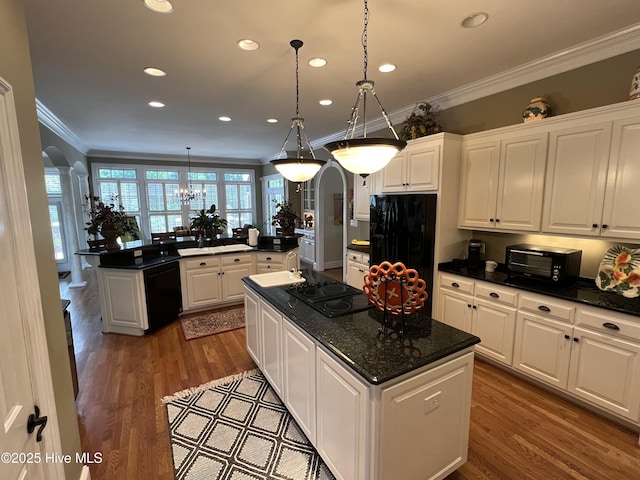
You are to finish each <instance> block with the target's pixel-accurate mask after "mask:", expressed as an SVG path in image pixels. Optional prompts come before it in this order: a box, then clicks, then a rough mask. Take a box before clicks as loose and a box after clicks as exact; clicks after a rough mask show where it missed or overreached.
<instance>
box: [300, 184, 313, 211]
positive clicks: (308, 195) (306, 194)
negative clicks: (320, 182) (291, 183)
mask: <svg viewBox="0 0 640 480" xmlns="http://www.w3.org/2000/svg"><path fill="white" fill-rule="evenodd" d="M315 209H316V179H315V177H313V178H312V179H311V180H307V181H306V182H304V183H303V184H302V211H303V212H313V211H314V210H315Z"/></svg>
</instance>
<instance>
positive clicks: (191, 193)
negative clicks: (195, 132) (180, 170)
mask: <svg viewBox="0 0 640 480" xmlns="http://www.w3.org/2000/svg"><path fill="white" fill-rule="evenodd" d="M185 148H186V149H187V161H188V163H189V173H187V188H181V189H180V190H176V193H175V194H176V197H178V199H179V200H180V203H182V205H188V204H191V202H193V201H196V200H198V201H199V200H204V198H205V196H206V195H207V191H206V190H205V189H204V188H203V189H202V191H200V190H199V189H197V188H195V187H194V186H193V184H192V183H191V153H190V151H191V147H185Z"/></svg>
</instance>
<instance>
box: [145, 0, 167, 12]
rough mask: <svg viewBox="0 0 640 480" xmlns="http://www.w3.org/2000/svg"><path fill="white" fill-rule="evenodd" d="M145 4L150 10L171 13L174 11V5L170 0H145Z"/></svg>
mask: <svg viewBox="0 0 640 480" xmlns="http://www.w3.org/2000/svg"><path fill="white" fill-rule="evenodd" d="M142 3H144V6H145V7H147V8H148V9H149V10H153V11H154V12H158V13H171V12H173V5H171V2H169V0H143V1H142Z"/></svg>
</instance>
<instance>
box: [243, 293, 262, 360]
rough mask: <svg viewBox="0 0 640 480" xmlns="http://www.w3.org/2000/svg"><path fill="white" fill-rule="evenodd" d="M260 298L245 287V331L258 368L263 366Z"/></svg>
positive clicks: (249, 348)
mask: <svg viewBox="0 0 640 480" xmlns="http://www.w3.org/2000/svg"><path fill="white" fill-rule="evenodd" d="M259 308H260V298H259V297H258V295H257V294H256V293H255V292H254V291H253V290H251V289H250V288H249V287H247V286H246V285H245V287H244V329H245V335H246V338H247V350H248V351H249V355H251V358H253V361H254V362H256V365H257V366H258V367H261V366H262V355H261V350H260V344H261V341H260V331H259V325H260V322H259V318H260V313H259Z"/></svg>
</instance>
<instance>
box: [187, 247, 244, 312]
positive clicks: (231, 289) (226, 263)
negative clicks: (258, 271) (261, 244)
mask: <svg viewBox="0 0 640 480" xmlns="http://www.w3.org/2000/svg"><path fill="white" fill-rule="evenodd" d="M254 271H255V268H254V261H253V254H252V253H234V254H227V255H216V256H213V255H202V256H199V257H197V258H183V259H181V260H180V281H181V284H182V305H183V308H184V310H185V311H187V310H193V309H200V308H205V307H211V306H214V305H219V304H232V303H242V300H243V295H244V287H243V283H242V278H243V277H246V276H249V275H251V274H253V273H254Z"/></svg>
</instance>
